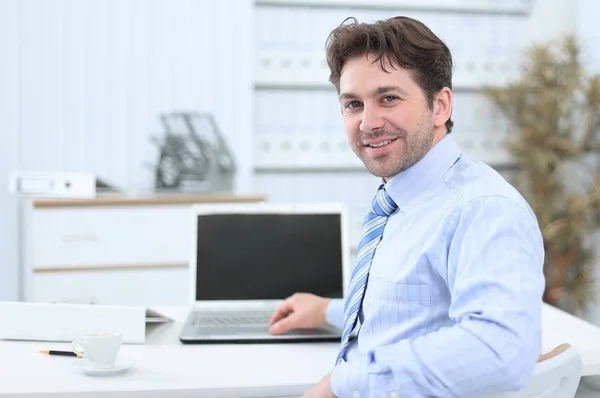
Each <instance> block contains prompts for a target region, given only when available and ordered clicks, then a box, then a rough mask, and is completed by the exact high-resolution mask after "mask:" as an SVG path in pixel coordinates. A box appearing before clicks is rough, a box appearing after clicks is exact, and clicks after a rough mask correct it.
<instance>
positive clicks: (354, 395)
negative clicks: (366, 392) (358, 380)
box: [352, 391, 360, 398]
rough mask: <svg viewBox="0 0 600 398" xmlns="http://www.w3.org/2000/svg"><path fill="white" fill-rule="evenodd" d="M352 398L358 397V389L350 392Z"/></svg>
mask: <svg viewBox="0 0 600 398" xmlns="http://www.w3.org/2000/svg"><path fill="white" fill-rule="evenodd" d="M352 398H360V393H359V392H358V391H354V394H352Z"/></svg>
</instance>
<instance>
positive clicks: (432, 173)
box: [385, 134, 461, 212]
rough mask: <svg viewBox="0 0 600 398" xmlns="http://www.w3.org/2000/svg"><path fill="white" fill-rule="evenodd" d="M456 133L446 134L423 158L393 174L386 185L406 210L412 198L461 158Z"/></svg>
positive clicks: (401, 207)
mask: <svg viewBox="0 0 600 398" xmlns="http://www.w3.org/2000/svg"><path fill="white" fill-rule="evenodd" d="M460 155H461V152H460V149H459V147H458V145H457V144H456V142H455V141H454V134H446V135H445V136H444V137H443V138H442V139H441V140H440V141H439V142H438V143H437V144H435V145H434V146H433V147H432V148H431V149H430V150H429V152H427V153H426V154H425V156H423V158H422V159H421V160H419V161H418V162H417V163H415V164H413V165H412V166H411V167H409V168H408V169H406V170H404V171H402V172H400V173H398V174H396V175H395V176H393V177H392V178H391V179H390V180H389V181H388V182H387V184H386V185H385V189H386V191H387V193H388V194H389V195H390V197H391V198H392V199H393V200H394V202H396V204H397V205H398V209H399V210H400V211H402V212H405V211H406V210H407V208H408V207H409V204H410V202H411V200H412V199H415V198H416V197H417V196H418V195H419V194H420V193H422V192H423V191H425V189H427V188H428V187H429V186H430V185H431V184H432V183H433V182H434V181H436V180H438V179H439V178H440V177H441V176H442V175H443V174H444V173H445V172H446V170H448V169H449V168H450V167H451V166H452V165H453V164H454V163H455V162H456V160H458V158H460Z"/></svg>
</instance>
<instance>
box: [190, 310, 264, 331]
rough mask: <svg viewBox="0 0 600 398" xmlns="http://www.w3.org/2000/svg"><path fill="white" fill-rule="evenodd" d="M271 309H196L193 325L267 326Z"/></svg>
mask: <svg viewBox="0 0 600 398" xmlns="http://www.w3.org/2000/svg"><path fill="white" fill-rule="evenodd" d="M271 316H272V312H270V311H256V310H255V311H224V312H202V311H195V312H194V316H193V318H192V325H194V326H195V327H223V326H265V325H266V324H268V323H269V320H270V319H271Z"/></svg>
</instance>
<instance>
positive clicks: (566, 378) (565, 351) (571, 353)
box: [488, 343, 582, 398]
mask: <svg viewBox="0 0 600 398" xmlns="http://www.w3.org/2000/svg"><path fill="white" fill-rule="evenodd" d="M581 368H582V364H581V357H580V356H579V353H578V352H577V351H576V350H575V349H574V348H573V347H571V345H570V344H566V343H564V344H560V345H559V346H557V347H556V348H555V349H553V350H552V351H549V352H547V353H544V354H542V355H540V357H539V358H538V361H537V363H536V365H535V368H534V370H533V374H532V376H531V378H530V379H529V382H528V383H527V386H525V388H523V389H521V390H519V391H514V392H508V393H503V394H499V395H494V396H493V397H488V398H573V397H575V393H576V392H577V387H578V386H579V380H580V379H581V371H582V370H581Z"/></svg>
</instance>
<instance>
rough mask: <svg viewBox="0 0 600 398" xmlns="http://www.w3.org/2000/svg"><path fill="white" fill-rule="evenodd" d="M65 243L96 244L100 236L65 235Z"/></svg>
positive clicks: (63, 238)
mask: <svg viewBox="0 0 600 398" xmlns="http://www.w3.org/2000/svg"><path fill="white" fill-rule="evenodd" d="M62 240H63V242H83V241H89V242H95V241H97V240H98V235H96V234H77V235H64V236H63V237H62Z"/></svg>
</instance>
